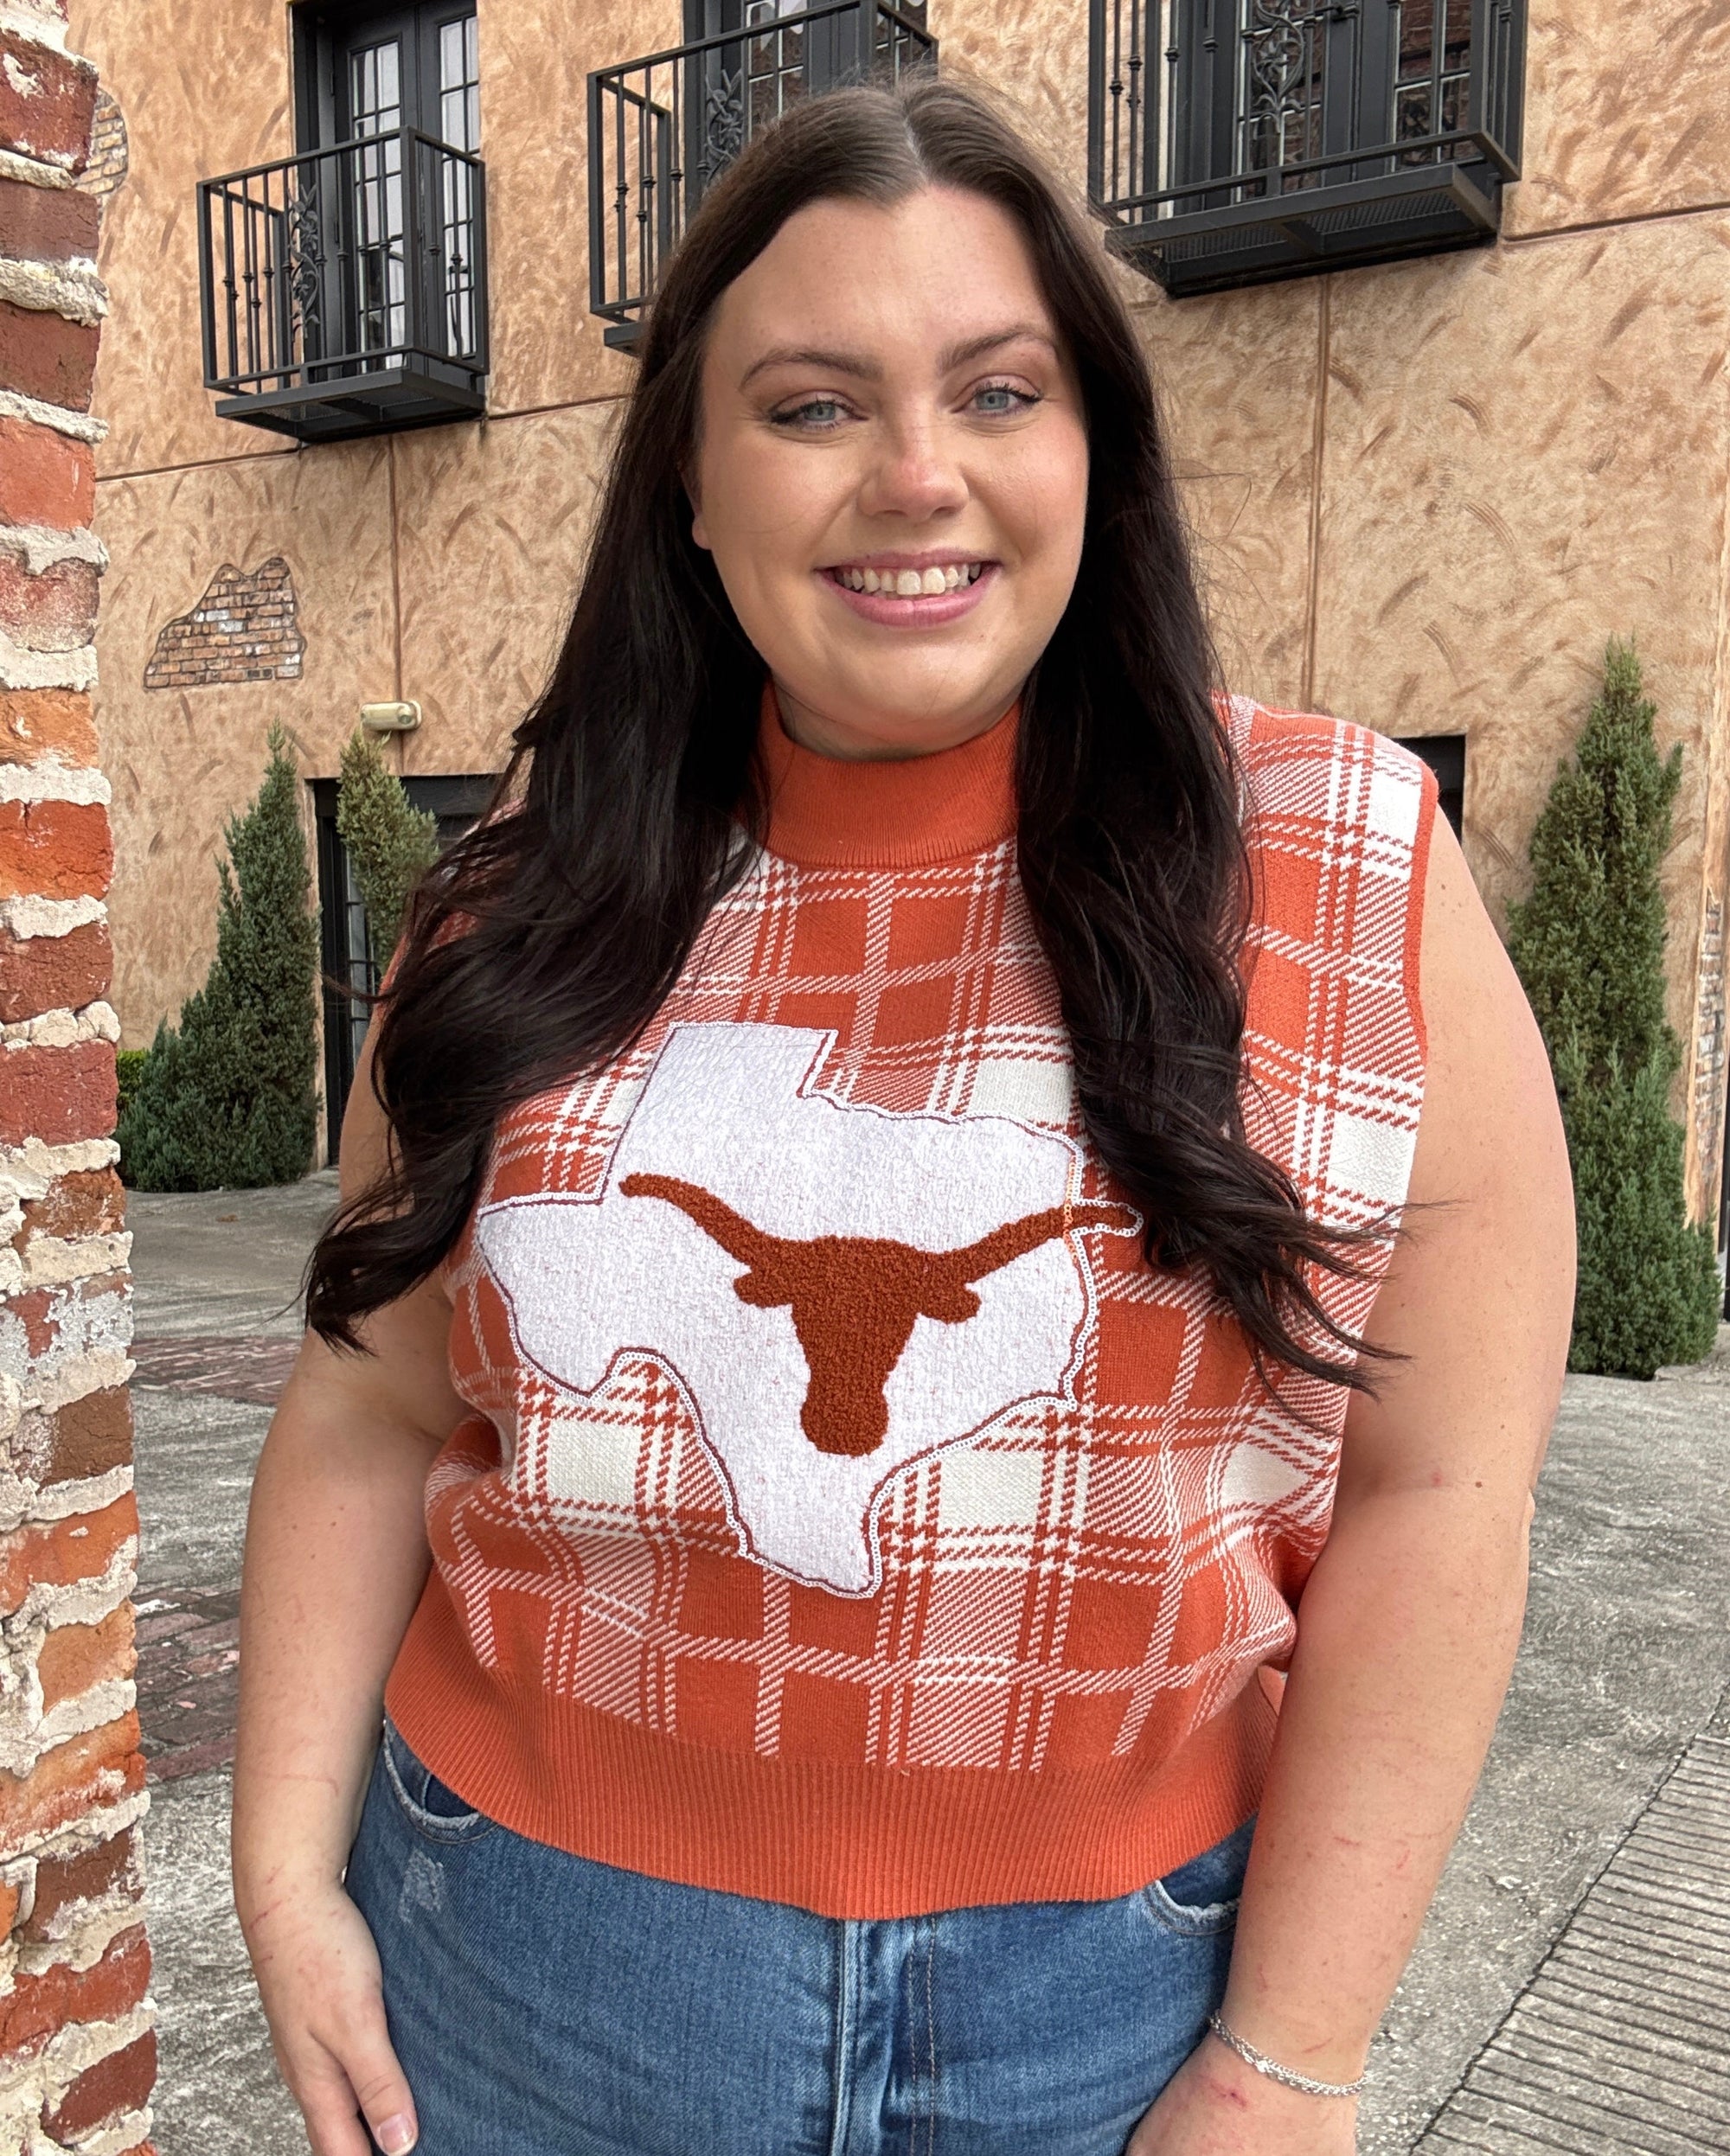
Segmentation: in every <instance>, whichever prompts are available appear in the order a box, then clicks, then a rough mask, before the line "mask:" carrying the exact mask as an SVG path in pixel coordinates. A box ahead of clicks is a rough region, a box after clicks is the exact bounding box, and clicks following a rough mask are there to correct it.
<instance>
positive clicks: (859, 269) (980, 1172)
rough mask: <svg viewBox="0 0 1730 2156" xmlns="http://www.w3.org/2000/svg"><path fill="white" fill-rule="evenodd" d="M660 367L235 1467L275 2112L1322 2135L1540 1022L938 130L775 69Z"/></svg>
mask: <svg viewBox="0 0 1730 2156" xmlns="http://www.w3.org/2000/svg"><path fill="white" fill-rule="evenodd" d="M641 349H642V360H641V374H640V378H639V381H638V387H637V390H636V393H635V394H634V396H633V397H632V399H631V402H630V404H629V406H628V408H627V410H626V413H625V420H624V425H623V427H622V429H621V432H620V437H619V442H618V451H617V454H616V457H615V461H614V465H613V469H612V473H611V475H610V477H609V482H608V484H607V487H606V490H605V495H604V498H603V501H602V503H601V507H600V512H599V518H598V521H597V527H596V530H595V534H594V541H593V550H592V554H591V559H590V561H589V564H588V567H587V570H586V574H585V577H584V579H583V582H582V585H581V588H580V592H579V593H578V595H577V600H576V605H575V608H574V611H573V617H572V622H571V627H570V630H569V633H568V636H567V641H566V644H565V647H564V649H563V651H562V653H561V656H560V660H559V662H558V665H557V668H556V669H555V672H554V677H553V679H552V681H551V682H550V683H549V685H548V688H547V691H546V693H545V694H544V695H543V696H542V697H541V700H540V701H539V702H538V703H537V704H536V706H535V708H534V710H533V711H532V712H530V713H529V715H528V716H527V717H526V718H525V719H524V720H523V721H522V725H521V726H519V727H518V729H517V732H516V736H515V748H514V754H513V757H512V759H511V763H510V765H509V770H508V771H506V773H505V774H504V776H503V779H502V780H501V782H500V786H499V790H498V793H497V797H496V799H495V802H494V803H493V807H492V810H491V812H490V815H489V816H488V817H487V818H485V819H484V821H483V822H482V823H481V824H480V825H479V826H477V828H475V830H473V831H472V832H471V833H470V834H469V835H467V836H466V837H465V838H464V839H462V840H461V841H458V844H457V845H456V846H455V847H454V848H452V851H451V852H450V853H449V854H447V855H446V856H445V858H444V860H442V861H441V862H440V863H439V865H438V867H435V868H434V869H433V870H432V871H431V872H430V873H429V875H428V878H427V880H426V882H425V884H424V885H423V886H422V888H421V889H420V892H419V893H418V895H417V898H416V900H415V903H414V905H413V912H412V916H411V918H410V921H409V924H408V927H407V931H406V933H405V935H404V937H403V940H402V944H401V945H400V950H399V955H398V957H397V959H396V961H395V962H394V965H393V968H392V969H391V972H390V974H389V976H388V978H387V982H386V984H385V988H384V990H383V992H382V995H381V1008H380V1009H379V1010H378V1011H377V1012H376V1013H375V1017H374V1023H373V1027H372V1031H371V1033H369V1036H368V1046H367V1050H366V1054H365V1059H364V1061H363V1065H362V1078H364V1079H365V1080H366V1082H365V1083H362V1084H356V1087H355V1089H354V1091H353V1093H352V1095H351V1097H350V1103H349V1111H348V1116H347V1120H346V1122H345V1125H344V1130H343V1146H342V1154H341V1159H342V1173H343V1205H342V1207H341V1209H340V1210H339V1212H338V1214H337V1217H336V1219H335V1221H334V1222H333V1223H332V1224H331V1225H330V1229H329V1230H328V1231H327V1232H326V1234H325V1236H324V1238H323V1240H322V1241H321V1243H320V1244H319V1246H318V1249H317V1251H316V1252H315V1254H314V1257H313V1261H312V1264H311V1270H310V1282H309V1288H308V1296H307V1315H308V1321H309V1330H308V1333H307V1334H306V1337H305V1340H304V1344H303V1347H302V1350H301V1355H300V1359H299V1362H298V1366H297V1369H296V1372H295V1374H294V1377H293V1379H292V1380H291V1382H290V1385H289V1386H288V1389H287V1391H286V1392H285V1397H284V1399H283V1403H282V1405H281V1407H280V1409H279V1412H278V1415H277V1417H276V1420H275V1422H274V1423H273V1424H272V1430H271V1433H270V1436H269V1438H268V1440H267V1443H266V1447H265V1452H264V1455H263V1459H262V1461H261V1463H260V1466H259V1474H258V1479H257V1481H256V1484H255V1487H254V1493H253V1510H252V1517H251V1523H250V1526H249V1531H248V1545H247V1573H246V1603H245V1624H246V1659H245V1662H244V1665H243V1667H244V1671H245V1681H244V1686H243V1697H242V1706H241V1730H240V1755H239V1758H238V1762H237V1768H236V1780H235V1827H234V1849H235V1882H236V1893H237V1898H238V1901H239V1905H240V1911H241V1916H242V1919H243V1922H244V1923H245V1926H246V1929H247V1938H248V1942H249V1944H250V1946H251V1948H252V1952H253V1961H254V1966H255V1967H256V1969H257V1972H258V1976H259V1986H260V1989H261V1991H262V1993H263V1996H264V1999H265V2003H266V2009H267V2011H268V2012H269V2014H270V2017H271V2021H272V2030H273V2032H274V2035H275V2038H276V2044H277V2049H278V2054H279V2058H280V2059H281V2061H282V2063H283V2067H284V2070H285V2073H286V2075H287V2076H288V2078H289V2080H290V2082H291V2084H292V2087H293V2089H294V2091H295V2093H296V2095H297V2096H298V2098H299V2101H300V2102H301V2105H302V2108H303V2109H304V2113H305V2115H306V2119H307V2123H308V2127H309V2131H310V2133H311V2136H312V2140H313V2142H314V2146H315V2147H316V2149H317V2152H318V2156H363V2152H364V2151H365V2150H366V2149H367V2148H368V2146H373V2145H375V2146H379V2147H381V2148H383V2149H385V2150H386V2151H388V2152H390V2153H391V2156H398V2153H399V2152H400V2151H402V2150H404V2149H406V2148H407V2147H409V2146H413V2143H414V2141H415V2140H416V2137H417V2135H420V2136H423V2137H424V2141H425V2146H426V2150H427V2152H428V2156H482V2153H483V2152H486V2156H491V2153H492V2152H494V2151H497V2150H509V2151H510V2152H511V2156H573V2153H574V2156H603V2152H605V2153H606V2156H621V2153H624V2156H689V2153H690V2152H691V2151H692V2150H694V2149H703V2150H706V2151H712V2152H714V2156H806V2153H807V2152H808V2153H809V2156H877V2153H878V2152H880V2151H882V2152H897V2153H899V2152H903V2151H905V2152H907V2156H912V2152H913V2151H914V2150H916V2149H917V2150H919V2151H920V2152H921V2153H922V2156H925V2153H926V2152H928V2153H929V2156H1023V2152H1034V2151H1037V2152H1039V2156H1124V2152H1125V2151H1126V2150H1127V2151H1129V2152H1130V2153H1131V2156H1347V2152H1349V2150H1350V2149H1351V2148H1352V2146H1353V2142H1354V2134H1355V2125H1354V2121H1355V2108H1354V2098H1355V2093H1356V2089H1357V2087H1358V2085H1359V2077H1360V2075H1361V2071H1362V2066H1363V2063H1364V2059H1365V2057H1366V2054H1367V2052H1368V2045H1369V2042H1370V2038H1371V2036H1372V2034H1373V2033H1374V2028H1375V2025H1376V2022H1377V2019H1378V2017H1379V2016H1380V2014H1381V2010H1382V2008H1383V2006H1385V2005H1386V2002H1387V1998H1388V1996H1389V1994H1390V1993H1391V1991H1392V1988H1393V1986H1394V1981H1395V1980H1396V1978H1397V1976H1398V1974H1399V1971H1400V1966H1401V1964H1402V1962H1403V1960H1404V1957H1405V1955H1406V1953H1407V1951H1408V1950H1409V1948H1410V1946H1411V1943H1412V1941H1413V1936H1414V1935H1415V1933H1416V1929H1417V1927H1418V1924H1419V1921H1420V1920H1421V1917H1422V1915H1423V1912H1424V1909H1425V1906H1426V1903H1427V1901H1428V1898H1429V1896H1430V1894H1431V1892H1432V1889H1433V1887H1434V1884H1435V1881H1436V1878H1437V1876H1438V1871H1439V1868H1440V1865H1441V1863H1442V1860H1443V1858H1444V1856H1445V1852H1446V1850H1447V1847H1448V1846H1449V1843H1450V1841H1451V1839H1452V1836H1453V1834H1454V1833H1455V1831H1456V1830H1457V1828H1458V1823H1459V1819H1460V1815H1461V1812H1462V1810H1463V1807H1464V1802H1465V1800H1466V1797H1467V1795H1468V1794H1469V1792H1470V1789H1471V1782H1472V1780H1473V1777H1474V1775H1476V1772H1477V1767H1478V1764H1479V1763H1480V1762H1481V1760H1482V1758H1483V1750H1484V1747H1485V1744H1486V1743H1487V1742H1488V1737H1489V1731H1490V1725H1491V1724H1492V1722H1493V1720H1494V1718H1495V1713H1496V1705H1497V1703H1498V1701H1499V1699H1500V1696H1501V1692H1502V1688H1503V1685H1504V1684H1505V1681H1506V1679H1507V1674H1508V1669H1509V1661H1510V1659H1511V1656H1512V1652H1513V1646H1514V1641H1515V1638H1516V1637H1517V1634H1518V1629H1519V1616H1520V1609H1521V1600H1522V1587H1523V1579H1524V1562H1525V1533H1526V1525H1527V1520H1528V1515H1529V1511H1530V1485H1531V1482H1532V1480H1533V1477H1534V1475H1535V1472H1536V1467H1537V1462H1538V1458H1539V1455H1540V1454H1541V1449H1542V1446H1543V1442H1544V1438H1545V1436H1546V1433H1547V1426H1548V1422H1549V1418H1550V1416H1551V1414H1552V1412H1553V1411H1554V1404H1555V1398H1556V1391H1557V1387H1558V1385H1559V1383H1560V1370H1561V1362H1562V1358H1563V1355H1564V1353H1565V1350H1566V1344H1567V1330H1568V1326H1567V1319H1568V1312H1569V1308H1570V1304H1571V1299H1572V1297H1571V1276H1570V1267H1569V1252H1570V1250H1571V1236H1570V1223H1569V1219H1568V1197H1567V1168H1566V1160H1565V1155H1564V1152H1563V1148H1562V1145H1561V1142H1560V1124H1559V1120H1558V1117H1557V1115H1556V1110H1555V1103H1554V1096H1553V1094H1552V1092H1551V1091H1550V1086H1549V1078H1548V1066H1547V1061H1546V1059H1545V1056H1544V1053H1543V1050H1542V1046H1541V1043H1540V1042H1539V1040H1538V1039H1537V1035H1536V1031H1535V1027H1534V1026H1533V1025H1532V1022H1531V1019H1530V1014H1529V1013H1528V1011H1527V1010H1526V1008H1525V1006H1524V1003H1523V1001H1522V999H1521V996H1520V995H1519V991H1518V988H1517V986H1516V985H1515V981H1514V978H1513V976H1512V973H1511V971H1510V969H1509V966H1508V964H1507V962H1506V959H1505V957H1504V956H1503V952H1502V950H1501V947H1500V945H1499V944H1498V943H1497V941H1496V937H1495V934H1494V931H1493V930H1492V929H1491V928H1490V924H1489V923H1488V921H1487V920H1486V918H1485V917H1484V915H1483V909H1482V908H1481V907H1480V906H1479V905H1478V904H1477V899H1476V897H1475V894H1474V893H1473V892H1472V890H1471V885H1470V882H1469V881H1468V880H1467V879H1466V877H1465V875H1464V870H1463V867H1462V865H1461V863H1460V860H1459V856H1458V851H1457V850H1456V849H1455V848H1454V847H1453V844H1452V841H1451V838H1450V837H1449V836H1448V835H1447V833H1446V831H1445V828H1443V827H1440V826H1438V822H1437V819H1436V815H1435V809H1436V795H1435V787H1434V783H1433V781H1432V779H1431V778H1430V777H1429V776H1428V774H1427V772H1426V770H1425V768H1424V767H1423V766H1421V765H1419V764H1418V763H1417V762H1416V761H1415V760H1414V759H1413V758H1411V757H1410V756H1408V755H1407V754H1406V752H1403V751H1401V750H1400V749H1399V748H1397V747H1396V746H1394V745H1393V744H1391V743H1389V742H1386V741H1384V740H1381V739H1380V738H1378V737H1377V736H1376V735H1374V733H1368V732H1366V731H1364V730H1363V729H1362V728H1359V727H1356V726H1350V725H1348V724H1345V723H1343V722H1342V721H1338V720H1332V719H1325V718H1318V717H1307V716H1304V715H1302V714H1294V713H1281V712H1272V711H1267V710H1265V709H1263V708H1261V707H1259V706H1258V705H1256V704H1254V703H1253V702H1252V701H1249V700H1247V699H1245V698H1242V697H1234V696H1231V695H1229V694H1226V693H1225V691H1224V689H1223V688H1222V687H1221V684H1219V682H1218V681H1217V680H1216V678H1215V672H1214V665H1213V661H1212V657H1211V654H1210V650H1209V646H1208V637H1207V633H1206V630H1205V626H1204V624H1203V621H1202V617H1201V609H1200V607H1199V605H1198V603H1197V600H1196V595H1195V583H1194V579H1193V577H1192V575H1191V573H1190V567H1189V560H1188V558H1187V555H1186V553H1185V547H1184V543H1183V537H1182V522H1181V519H1180V516H1179V514H1178V510H1177V506H1176V500H1175V498H1174V494H1173V489H1172V486H1171V482H1170V477H1169V469H1168V464H1167V459H1166V454H1165V449H1164V444H1163V435H1162V432H1161V428H1160V424H1159V420H1158V416H1157V406H1156V401H1155V397H1154V392H1153V386H1152V384H1151V382H1150V379H1149V376H1148V372H1147V368H1146V365H1145V362H1144V357H1143V355H1142V352H1141V349H1140V348H1139V346H1138V344H1137V339H1136V336H1135V334H1134V332H1133V329H1132V328H1131V323H1130V322H1129V321H1128V319H1127V317H1126V316H1125V310H1124V309H1123V307H1122V305H1121V304H1120V303H1119V301H1118V297H1117V295H1116V291H1115V288H1114V286H1113V284H1112V279H1111V277H1110V275H1109V274H1108V272H1107V270H1106V268H1105V264H1104V261H1103V259H1102V257H1101V253H1100V250H1099V246H1098V244H1097V240H1096V237H1095V235H1093V234H1092V233H1091V232H1090V231H1089V230H1088V229H1087V228H1086V225H1085V224H1084V223H1083V222H1082V221H1081V220H1080V218H1079V217H1078V216H1077V214H1075V213H1074V212H1073V209H1072V208H1070V207H1069V206H1068V205H1067V202H1065V200H1064V198H1063V196H1062V195H1061V193H1060V190H1059V189H1058V188H1057V187H1056V185H1055V183H1054V182H1053V181H1052V180H1051V179H1050V177H1049V176H1048V175H1046V174H1045V173H1044V172H1043V171H1042V170H1041V167H1040V166H1039V164H1038V163H1037V161H1036V160H1035V157H1033V156H1032V154H1031V153H1030V152H1029V151H1028V149H1027V148H1026V146H1025V145H1024V144H1022V142H1021V141H1020V140H1019V139H1018V138H1017V137H1016V134H1015V132H1014V131H1013V130H1012V129H1011V128H1010V127H1009V126H1008V125H1006V124H1005V123H1004V121H1003V119H1002V118H999V117H998V116H997V115H996V113H994V112H992V111H991V110H990V108H989V107H988V106H985V105H984V104H982V103H981V102H980V101H979V100H978V99H977V98H975V97H973V96H972V95H971V94H969V93H965V92H963V91H960V90H958V89H956V88H955V87H954V86H951V85H947V84H944V85H939V84H936V83H932V82H929V81H926V82H921V83H919V84H918V85H916V86H910V87H906V88H903V89H901V90H900V91H897V92H894V93H889V92H885V91H880V90H875V89H865V88H854V89H849V90H846V91H843V92H839V93H835V94H834V95H832V96H829V97H824V98H821V99H811V100H809V101H808V102H806V103H805V104H804V105H802V106H798V107H796V108H795V109H794V111H793V112H791V114H790V115H789V116H788V117H787V118H785V119H784V120H782V121H780V122H779V123H778V124H777V125H775V126H774V127H773V128H772V129H770V130H769V131H766V133H764V134H763V135H762V136H760V137H759V138H758V139H757V140H756V141H755V142H754V143H753V144H752V146H751V147H750V148H749V149H748V150H746V152H745V154H744V155H743V156H742V157H740V159H739V161H738V163H736V164H735V165H734V167H733V169H732V170H730V171H729V173H728V174H727V176H725V177H724V178H723V179H722V180H721V182H719V183H718V184H717V185H716V186H715V187H714V189H712V190H711V191H710V192H709V193H708V195H706V197H705V199H704V202H703V205H702V209H701V211H700V213H699V214H698V215H697V216H696V218H695V221H693V223H692V226H691V227H690V229H689V233H688V234H687V236H686V238H685V240H684V241H683V243H682V246H681V248H680V250H679V251H678V253H677V254H676V257H675V258H674V259H673V260H672V262H671V263H670V266H669V268H668V271H667V274H666V278H665V281H664V284H663V287H662V289H661V291H660V292H659V293H658V295H657V298H656V301H655V304H654V307H653V310H652V312H651V315H650V321H649V324H648V329H647V334H646V336H645V338H644V343H643V346H642V348H641ZM1402 1212H1405V1213H1406V1215H1407V1216H1408V1225H1405V1226H1402V1225H1400V1221H1401V1215H1402ZM1462 1369H1465V1370H1469V1371H1471V1372H1472V1373H1473V1378H1474V1382H1473V1383H1472V1384H1471V1385H1462V1384H1461V1383H1460V1382H1459V1373H1460V1372H1461V1370H1462ZM1300 1603H1301V1622H1300ZM1438 1672H1441V1673H1445V1681H1443V1682H1439V1683H1438V1679H1437V1674H1436V1673H1438Z"/></svg>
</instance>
